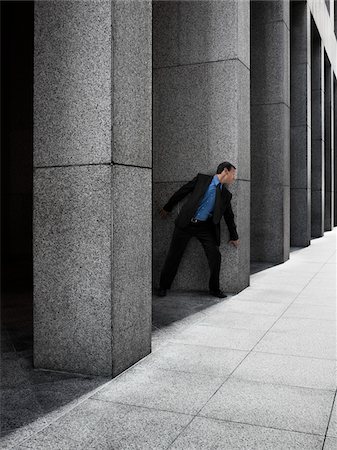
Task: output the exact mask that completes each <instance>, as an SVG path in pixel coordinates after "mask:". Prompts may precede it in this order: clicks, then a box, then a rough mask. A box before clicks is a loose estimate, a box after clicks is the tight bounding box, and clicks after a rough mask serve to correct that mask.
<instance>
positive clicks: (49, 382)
mask: <svg viewBox="0 0 337 450" xmlns="http://www.w3.org/2000/svg"><path fill="white" fill-rule="evenodd" d="M32 304H33V303H32V292H31V291H17V292H13V291H12V292H7V293H2V294H1V411H0V412H1V436H2V438H3V439H6V445H7V444H8V445H12V444H13V443H15V441H16V439H17V438H16V437H15V432H17V434H20V439H22V438H25V436H28V435H29V434H31V433H32V432H33V431H35V430H37V429H40V428H41V427H43V426H44V425H46V424H47V423H49V422H50V421H51V420H53V419H54V418H56V417H58V416H59V415H61V414H62V413H63V412H64V411H65V410H67V409H69V407H70V405H73V404H74V403H75V404H76V403H77V402H78V401H80V400H81V397H82V396H84V395H87V394H89V393H90V392H92V391H93V390H94V389H96V388H98V387H99V386H101V385H102V384H104V383H106V382H107V381H109V380H110V379H108V378H105V377H91V376H79V375H76V374H69V373H62V372H54V371H48V370H36V369H34V368H33V315H32ZM19 429H20V430H19ZM11 434H12V435H11ZM3 445H5V443H3Z"/></svg>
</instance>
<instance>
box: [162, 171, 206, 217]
mask: <svg viewBox="0 0 337 450" xmlns="http://www.w3.org/2000/svg"><path fill="white" fill-rule="evenodd" d="M197 178H198V175H197V176H196V177H194V178H193V180H191V181H189V182H188V183H186V184H184V185H183V186H182V187H181V188H180V189H178V190H177V191H176V192H175V193H174V194H173V195H172V197H171V198H170V199H169V201H168V202H167V203H166V204H165V205H164V207H163V209H165V211H169V212H171V211H172V209H173V207H174V206H175V205H176V204H177V203H178V202H179V201H180V200H182V199H183V198H184V197H186V195H187V194H189V193H190V192H192V191H193V189H194V187H195V185H196V183H197Z"/></svg>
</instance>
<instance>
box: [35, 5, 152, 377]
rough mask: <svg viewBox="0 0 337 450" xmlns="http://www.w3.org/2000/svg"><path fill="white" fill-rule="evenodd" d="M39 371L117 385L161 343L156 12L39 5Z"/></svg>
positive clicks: (132, 7)
mask: <svg viewBox="0 0 337 450" xmlns="http://www.w3.org/2000/svg"><path fill="white" fill-rule="evenodd" d="M34 58H35V66H34V77H35V78H34V80H35V81H34V220H33V226H34V248H33V252H34V366H35V367H36V368H45V369H55V370H63V371H68V372H78V373H84V374H95V375H107V376H109V375H110V376H116V375H117V374H119V373H120V372H121V371H123V370H124V369H126V368H127V367H129V366H130V365H132V364H133V363H135V362H136V361H138V360H139V359H141V358H142V357H143V356H145V355H146V354H148V353H149V352H150V345H151V344H150V342H151V219H152V218H151V202H152V198H151V70H152V68H151V2H150V1H144V0H140V1H133V2H124V1H116V2H111V1H95V2H92V1H88V2H86V1H81V2H78V1H67V2H60V1H53V2H51V1H48V2H46V1H37V2H35V47H34Z"/></svg>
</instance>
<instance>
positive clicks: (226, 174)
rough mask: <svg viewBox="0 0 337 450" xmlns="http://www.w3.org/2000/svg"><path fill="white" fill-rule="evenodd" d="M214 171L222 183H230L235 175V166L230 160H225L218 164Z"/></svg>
mask: <svg viewBox="0 0 337 450" xmlns="http://www.w3.org/2000/svg"><path fill="white" fill-rule="evenodd" d="M216 173H217V175H218V177H219V180H220V182H221V183H222V184H223V183H226V184H232V183H233V181H234V180H235V177H236V167H235V166H233V164H231V163H230V162H228V161H225V162H222V163H221V164H219V165H218V168H217V169H216Z"/></svg>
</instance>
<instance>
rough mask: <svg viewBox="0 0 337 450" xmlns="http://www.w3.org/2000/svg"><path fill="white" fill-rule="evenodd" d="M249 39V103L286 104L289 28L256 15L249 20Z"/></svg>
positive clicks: (288, 88)
mask: <svg viewBox="0 0 337 450" xmlns="http://www.w3.org/2000/svg"><path fill="white" fill-rule="evenodd" d="M254 3H255V2H253V6H252V10H253V11H254V8H255V6H254ZM256 3H258V2H256ZM251 41H252V47H251V48H252V54H251V58H252V63H251V74H252V75H251V82H252V91H251V100H252V104H265V103H277V102H282V103H285V104H286V105H288V106H289V105H290V83H289V78H290V58H289V51H290V36H289V29H288V28H287V26H286V25H285V23H284V22H282V21H281V22H273V23H263V21H262V17H259V18H258V20H256V22H254V21H253V22H252V34H251Z"/></svg>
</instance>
